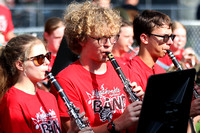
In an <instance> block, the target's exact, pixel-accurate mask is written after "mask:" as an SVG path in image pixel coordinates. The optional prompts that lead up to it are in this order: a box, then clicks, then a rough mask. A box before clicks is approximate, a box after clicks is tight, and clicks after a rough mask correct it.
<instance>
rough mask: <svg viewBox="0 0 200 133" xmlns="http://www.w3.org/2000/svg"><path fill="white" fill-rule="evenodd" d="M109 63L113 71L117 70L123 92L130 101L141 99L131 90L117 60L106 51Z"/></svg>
mask: <svg viewBox="0 0 200 133" xmlns="http://www.w3.org/2000/svg"><path fill="white" fill-rule="evenodd" d="M106 54H107V56H108V58H109V60H110V62H111V64H112V65H113V67H114V69H115V71H116V72H117V74H118V76H119V78H120V79H121V80H122V83H123V84H124V90H125V92H126V93H127V94H128V95H129V96H130V99H131V102H134V101H141V100H140V99H139V98H138V97H137V96H136V94H135V92H133V88H132V87H131V85H130V81H129V80H128V79H127V78H126V77H125V75H124V73H123V72H122V70H121V68H120V66H119V65H118V63H117V61H116V60H115V58H114V56H113V55H112V54H111V53H110V52H108V53H106Z"/></svg>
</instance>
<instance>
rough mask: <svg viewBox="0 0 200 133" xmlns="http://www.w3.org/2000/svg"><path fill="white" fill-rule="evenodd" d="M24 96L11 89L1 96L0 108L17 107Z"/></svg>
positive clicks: (13, 88) (18, 91)
mask: <svg viewBox="0 0 200 133" xmlns="http://www.w3.org/2000/svg"><path fill="white" fill-rule="evenodd" d="M23 98H24V95H23V92H22V93H21V91H20V90H18V89H16V88H15V87H11V88H10V89H9V90H8V91H7V92H6V93H5V95H4V96H3V98H2V100H1V103H0V106H1V107H19V106H20V104H21V103H22V102H23V100H24V99H23Z"/></svg>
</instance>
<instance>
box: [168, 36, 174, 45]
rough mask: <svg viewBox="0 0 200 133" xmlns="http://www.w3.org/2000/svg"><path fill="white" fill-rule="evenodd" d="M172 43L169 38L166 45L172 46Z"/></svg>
mask: <svg viewBox="0 0 200 133" xmlns="http://www.w3.org/2000/svg"><path fill="white" fill-rule="evenodd" d="M173 43H174V42H173V40H172V38H171V37H170V38H169V40H168V41H167V45H172V44H173Z"/></svg>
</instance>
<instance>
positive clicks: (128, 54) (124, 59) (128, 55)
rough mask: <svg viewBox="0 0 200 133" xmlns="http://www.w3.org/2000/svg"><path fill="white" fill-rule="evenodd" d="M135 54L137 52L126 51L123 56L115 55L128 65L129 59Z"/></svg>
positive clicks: (119, 60)
mask: <svg viewBox="0 0 200 133" xmlns="http://www.w3.org/2000/svg"><path fill="white" fill-rule="evenodd" d="M134 56H135V53H133V52H132V53H125V54H124V56H123V57H115V58H116V60H117V61H118V62H119V63H121V64H123V65H126V64H127V63H129V61H130V60H131V59H132V58H133V57H134Z"/></svg>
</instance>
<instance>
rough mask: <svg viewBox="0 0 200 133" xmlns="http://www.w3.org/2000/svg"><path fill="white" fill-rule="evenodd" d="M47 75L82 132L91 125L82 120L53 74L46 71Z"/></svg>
mask: <svg viewBox="0 0 200 133" xmlns="http://www.w3.org/2000/svg"><path fill="white" fill-rule="evenodd" d="M46 75H47V78H48V80H50V82H51V83H52V84H53V85H54V87H55V88H56V90H57V91H58V92H59V95H60V97H61V98H62V100H63V101H64V103H65V105H66V106H67V109H68V114H69V115H70V116H71V117H73V118H74V120H75V122H76V124H77V126H78V128H79V129H80V130H81V129H83V128H85V127H87V126H88V125H89V123H84V122H83V121H82V119H81V118H80V116H79V113H78V112H77V110H76V107H75V106H74V104H73V103H72V102H70V100H69V99H68V97H67V95H66V94H65V92H64V91H63V89H62V87H61V86H60V84H59V83H58V81H57V80H56V79H55V78H54V76H53V74H52V73H51V72H48V71H46Z"/></svg>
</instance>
